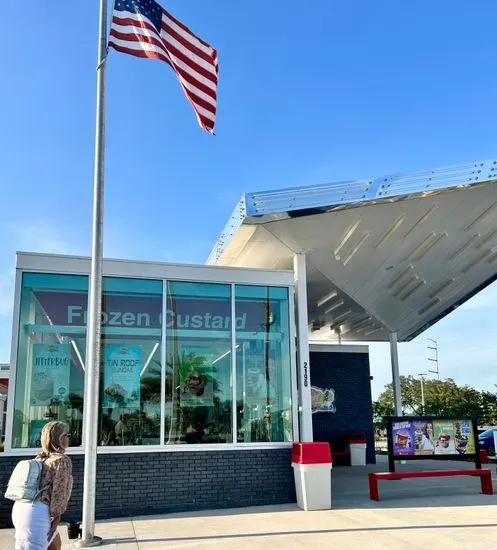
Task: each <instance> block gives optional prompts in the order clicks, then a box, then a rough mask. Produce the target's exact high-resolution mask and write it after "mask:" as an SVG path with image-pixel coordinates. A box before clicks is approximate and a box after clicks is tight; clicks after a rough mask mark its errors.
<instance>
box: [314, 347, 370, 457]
mask: <svg viewBox="0 0 497 550" xmlns="http://www.w3.org/2000/svg"><path fill="white" fill-rule="evenodd" d="M310 376H311V384H312V385H313V386H318V387H320V388H325V389H327V388H333V389H334V390H335V396H336V397H335V404H336V413H327V412H323V413H315V414H313V415H312V427H313V432H314V441H333V440H334V439H336V438H338V437H340V436H342V435H343V434H345V433H346V432H362V433H364V434H365V435H366V438H367V442H368V446H367V451H366V460H367V462H368V463H374V462H375V450H374V433H373V407H372V398H371V381H370V378H369V377H370V371H369V354H367V353H325V352H311V354H310Z"/></svg>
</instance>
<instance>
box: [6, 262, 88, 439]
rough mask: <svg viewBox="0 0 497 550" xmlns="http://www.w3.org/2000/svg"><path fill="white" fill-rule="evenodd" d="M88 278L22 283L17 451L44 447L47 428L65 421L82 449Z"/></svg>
mask: <svg viewBox="0 0 497 550" xmlns="http://www.w3.org/2000/svg"><path fill="white" fill-rule="evenodd" d="M87 285H88V278H87V277H85V276H80V275H50V274H41V273H25V274H24V275H23V278H22V289H21V309H20V322H19V343H18V351H17V367H16V381H15V397H14V418H13V431H12V447H14V448H18V447H39V446H40V434H41V429H42V428H43V426H44V425H45V424H46V423H47V422H49V421H50V420H63V421H64V422H67V423H68V424H69V427H70V430H71V446H73V447H74V446H78V445H81V429H82V418H83V388H84V364H85V348H86V346H85V332H86V328H85V325H84V317H83V315H84V311H85V310H86V304H87V299H88V297H87Z"/></svg>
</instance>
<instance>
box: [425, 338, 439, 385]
mask: <svg viewBox="0 0 497 550" xmlns="http://www.w3.org/2000/svg"><path fill="white" fill-rule="evenodd" d="M428 340H429V341H430V342H433V346H427V348H428V349H431V350H433V351H434V352H435V357H428V361H432V362H433V363H435V369H436V370H429V371H428V372H431V373H433V374H436V375H437V378H438V379H439V380H440V371H439V370H438V342H437V341H436V340H433V339H432V338H428Z"/></svg>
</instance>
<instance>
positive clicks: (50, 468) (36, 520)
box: [12, 421, 72, 550]
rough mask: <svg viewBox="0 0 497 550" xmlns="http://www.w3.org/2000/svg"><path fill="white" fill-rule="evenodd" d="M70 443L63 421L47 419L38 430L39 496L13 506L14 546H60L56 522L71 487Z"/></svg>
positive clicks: (47, 549)
mask: <svg viewBox="0 0 497 550" xmlns="http://www.w3.org/2000/svg"><path fill="white" fill-rule="evenodd" d="M68 446H69V427H68V426H67V424H65V423H64V422H57V421H54V422H49V423H48V424H46V425H45V426H44V427H43V430H42V432H41V449H42V451H41V453H39V454H38V455H37V456H36V458H38V459H40V460H41V461H42V462H43V468H42V472H41V476H40V490H42V491H41V493H40V496H39V497H38V498H37V499H36V500H35V502H33V503H31V502H22V501H16V502H15V503H14V508H13V510H12V523H13V524H14V527H15V530H16V532H15V539H16V546H15V548H16V550H59V549H60V548H61V546H62V542H61V540H60V535H59V534H58V533H57V525H58V524H59V521H60V517H61V516H62V514H63V513H64V512H65V511H66V509H67V504H68V503H69V499H70V497H71V491H72V463H71V459H70V458H69V457H68V456H67V455H66V454H65V450H66V449H67V447H68Z"/></svg>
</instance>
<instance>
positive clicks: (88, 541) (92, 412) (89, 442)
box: [78, 0, 107, 547]
mask: <svg viewBox="0 0 497 550" xmlns="http://www.w3.org/2000/svg"><path fill="white" fill-rule="evenodd" d="M106 57H107V0H100V25H99V34H98V65H97V105H96V128H95V159H94V171H93V226H92V243H91V269H90V288H89V297H88V325H87V345H86V377H85V394H84V418H85V420H84V427H83V432H84V451H85V469H84V482H83V483H84V484H83V521H82V525H81V529H82V536H81V539H80V540H78V546H80V547H90V546H98V545H99V544H101V542H102V539H101V538H100V537H96V536H95V533H94V531H95V494H96V475H97V433H98V398H99V379H100V357H101V317H102V272H103V225H104V156H105V75H106Z"/></svg>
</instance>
